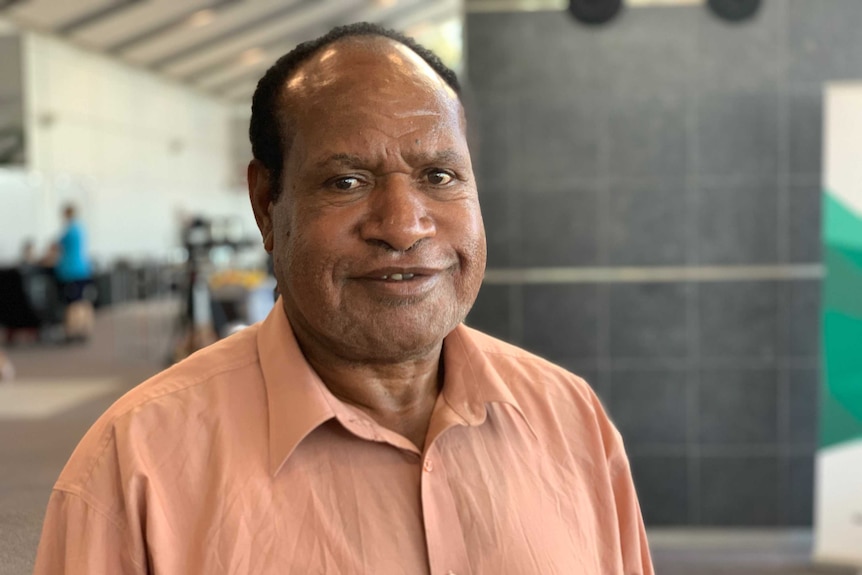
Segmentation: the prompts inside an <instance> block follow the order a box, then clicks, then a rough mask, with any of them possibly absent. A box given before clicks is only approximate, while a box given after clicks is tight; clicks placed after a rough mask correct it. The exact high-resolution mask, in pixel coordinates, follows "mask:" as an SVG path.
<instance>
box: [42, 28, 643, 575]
mask: <svg viewBox="0 0 862 575" xmlns="http://www.w3.org/2000/svg"><path fill="white" fill-rule="evenodd" d="M457 90H458V85H457V81H456V80H455V77H454V75H453V74H452V73H451V72H450V71H448V70H447V69H446V68H445V67H444V66H443V65H442V64H441V63H440V62H439V61H438V60H437V59H436V58H435V57H434V56H433V55H431V54H430V53H429V52H427V51H425V50H424V49H422V48H420V47H418V46H416V45H415V44H413V43H412V42H411V41H409V40H407V39H405V38H403V37H401V36H399V35H396V34H395V33H391V32H388V31H385V30H383V29H380V28H377V27H374V26H370V25H355V26H351V27H346V28H340V29H336V30H334V31H333V32H331V33H330V34H329V35H327V36H325V37H323V38H322V39H319V40H317V41H315V42H313V43H309V44H306V45H301V46H300V47H298V48H297V50H295V51H294V52H292V53H291V54H288V55H287V56H285V57H284V58H282V59H281V60H279V61H278V62H277V63H276V64H275V65H274V66H273V67H272V68H271V69H270V70H269V71H268V72H267V74H266V75H265V76H264V78H263V79H262V80H261V81H260V83H259V84H258V89H257V91H256V93H255V96H254V101H253V107H252V115H253V117H252V121H251V130H250V133H251V139H252V147H253V152H254V156H255V159H254V160H253V161H252V162H251V164H250V166H249V170H248V181H249V190H250V196H251V202H252V205H253V209H254V213H255V216H256V218H257V222H258V226H259V227H260V230H261V234H262V236H263V242H264V246H265V247H266V249H267V251H269V252H271V253H272V254H273V257H274V265H275V271H276V276H277V278H278V283H279V291H280V293H281V297H280V299H279V301H278V303H277V304H276V307H275V308H274V309H273V312H272V313H271V314H270V316H269V317H268V318H267V319H266V320H265V321H264V322H262V323H261V324H259V325H256V326H252V327H250V328H248V329H245V330H243V331H242V332H240V333H239V334H237V335H234V336H232V337H230V338H228V339H227V340H224V341H222V342H220V343H218V344H216V345H214V346H211V347H209V348H207V349H206V350H204V351H202V352H200V353H198V354H196V355H194V356H192V357H191V358H190V359H188V360H186V361H185V362H183V363H181V364H179V365H177V366H175V367H174V368H172V369H169V370H168V371H166V372H164V373H162V374H160V375H158V376H156V377H155V378H153V379H152V380H150V381H148V382H146V383H144V384H143V385H141V386H139V387H138V388H136V389H135V390H134V391H132V392H130V393H129V394H127V395H126V396H125V397H124V398H122V399H120V400H119V401H118V402H117V404H115V405H114V406H113V407H112V408H111V409H110V410H109V411H108V413H107V414H105V415H104V416H103V417H102V418H101V419H100V420H99V422H98V423H97V424H96V425H95V426H94V428H93V429H92V430H91V431H90V432H89V433H88V435H87V436H86V437H85V439H84V440H83V442H82V443H81V445H80V446H79V447H78V449H77V450H76V452H75V454H74V455H73V457H72V459H71V461H70V462H69V464H68V465H67V467H66V469H65V470H64V471H63V474H62V475H61V477H60V479H59V481H58V482H57V485H56V487H55V490H54V493H53V495H52V497H51V501H50V503H49V509H48V516H47V518H46V522H45V527H44V531H43V537H42V542H41V545H40V549H39V556H38V559H37V567H36V572H37V573H56V572H68V573H148V572H149V573H175V574H180V573H183V574H185V573H296V574H300V573H301V574H307V573H351V574H352V573H393V574H394V573H398V574H402V573H410V574H414V573H432V574H447V573H457V574H466V573H473V574H494V575H498V574H503V573H511V574H519V575H523V574H528V573H537V574H551V573H560V574H571V573H578V574H585V575H610V574H620V575H623V574H625V575H634V574H650V573H652V567H651V565H650V559H649V552H648V549H647V544H646V538H645V536H644V530H643V524H642V521H641V518H640V512H639V510H638V504H637V499H636V497H635V493H634V489H633V487H632V483H631V476H630V473H629V468H628V464H627V461H626V457H625V454H624V451H623V447H622V442H621V440H620V437H619V435H618V434H617V432H616V431H615V430H614V428H613V426H612V425H611V423H610V422H609V421H608V418H607V417H606V416H605V414H604V412H603V411H602V408H601V406H600V404H599V402H598V400H597V399H596V397H595V395H594V394H593V393H592V391H591V390H590V389H589V387H588V386H587V385H586V384H585V383H584V382H583V381H582V380H581V379H579V378H577V377H575V376H573V375H571V374H569V373H567V372H566V371H564V370H562V369H560V368H558V367H555V366H553V365H551V364H549V363H547V362H545V361H544V360H542V359H539V358H537V357H535V356H532V355H530V354H528V353H526V352H524V351H521V350H519V349H517V348H514V347H512V346H509V345H506V344H504V343H502V342H500V341H497V340H494V339H492V338H490V337H488V336H485V335H482V334H480V333H478V332H476V331H473V330H471V329H469V328H467V327H465V326H464V325H462V324H461V321H462V320H463V318H464V317H465V315H466V314H467V311H468V310H469V308H470V306H471V305H472V303H473V301H474V298H475V297H476V293H477V292H478V290H479V286H480V284H481V281H482V276H483V273H484V266H485V240H484V232H483V228H482V220H481V216H480V212H479V203H478V198H477V192H476V186H475V182H474V179H473V173H472V168H471V165H470V156H469V152H468V150H467V145H466V139H465V120H464V114H463V110H462V107H461V104H460V102H459V99H458V96H457Z"/></svg>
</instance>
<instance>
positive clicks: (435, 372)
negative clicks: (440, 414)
mask: <svg viewBox="0 0 862 575" xmlns="http://www.w3.org/2000/svg"><path fill="white" fill-rule="evenodd" d="M294 334H295V336H296V339H297V342H298V343H299V347H300V349H301V350H302V353H303V354H304V355H305V358H306V360H307V361H308V363H309V365H311V367H312V368H313V369H314V371H316V372H317V374H318V375H319V376H320V379H321V380H322V381H323V383H324V385H326V387H327V388H328V389H329V390H330V391H331V392H332V394H333V395H334V396H336V397H337V398H338V399H340V400H342V401H344V402H345V403H349V404H351V405H353V406H354V407H357V408H359V409H361V410H362V411H364V412H365V413H366V414H368V415H369V416H370V417H371V418H372V419H374V421H376V422H377V423H378V424H380V425H381V426H383V427H386V428H387V429H391V430H392V431H394V432H396V433H399V434H401V435H402V436H404V437H405V438H407V439H409V440H410V441H411V442H412V443H413V444H414V445H415V446H416V447H417V449H419V451H423V449H424V446H425V436H426V433H427V432H428V424H429V422H430V420H431V413H432V411H433V410H434V405H435V403H436V401H437V395H438V393H439V391H440V388H441V386H442V381H443V370H442V367H441V361H440V360H441V357H442V355H441V354H442V348H443V344H442V342H440V344H438V345H437V346H436V347H434V348H433V349H431V350H429V351H428V352H426V353H425V354H423V355H421V356H418V357H411V358H410V359H407V360H404V361H399V360H397V359H396V360H393V361H391V362H375V363H362V362H360V361H356V360H351V359H348V358H344V357H341V356H339V355H338V354H337V353H335V352H333V350H332V346H329V345H321V342H317V341H315V340H314V338H313V337H308V336H307V334H302V333H301V331H300V330H295V331H294Z"/></svg>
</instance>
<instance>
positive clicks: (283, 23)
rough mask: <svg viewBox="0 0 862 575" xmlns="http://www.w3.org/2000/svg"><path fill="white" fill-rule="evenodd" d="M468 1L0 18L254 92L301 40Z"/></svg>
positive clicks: (240, 3)
mask: <svg viewBox="0 0 862 575" xmlns="http://www.w3.org/2000/svg"><path fill="white" fill-rule="evenodd" d="M460 11H461V1H460V0H0V17H3V18H5V19H7V20H9V21H11V22H13V23H15V24H16V25H18V26H20V27H21V28H24V29H30V30H38V31H42V32H48V33H50V34H53V35H55V36H59V37H62V38H65V39H67V40H68V41H70V42H73V43H75V44H78V45H81V46H86V47H87V48H89V49H92V50H96V51H99V52H102V53H105V54H108V55H111V56H113V57H116V58H119V59H120V60H124V61H126V62H128V63H129V64H132V65H134V66H136V67H142V68H146V69H149V70H152V71H153V72H155V73H157V74H161V75H164V76H167V77H169V78H171V79H173V80H175V81H179V82H182V83H186V84H189V85H192V86H195V87H196V88H198V89H200V90H203V91H205V92H208V93H211V94H214V95H216V96H219V97H222V98H225V99H229V100H237V99H248V97H249V96H250V95H251V93H252V92H253V91H254V86H255V84H256V83H257V80H258V79H259V78H260V76H261V75H262V74H263V72H264V71H265V70H266V69H267V68H268V67H269V66H270V65H271V64H272V63H273V62H274V61H275V60H276V59H277V58H278V57H279V56H281V55H282V54H285V53H286V52H288V51H290V50H291V49H292V48H293V47H294V46H296V44H298V43H300V42H303V41H306V40H310V39H312V38H314V37H316V36H319V35H320V34H323V33H325V32H326V31H327V30H329V29H330V28H332V27H334V26H337V25H341V24H347V23H351V22H358V21H362V20H365V21H370V22H378V23H381V24H383V25H385V26H387V27H389V28H395V29H397V30H401V31H407V32H408V33H409V28H410V27H412V26H416V25H421V24H427V23H436V22H442V21H445V20H448V19H451V18H453V17H458V16H459V15H460Z"/></svg>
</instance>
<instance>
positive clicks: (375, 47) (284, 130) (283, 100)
mask: <svg viewBox="0 0 862 575" xmlns="http://www.w3.org/2000/svg"><path fill="white" fill-rule="evenodd" d="M343 44H355V45H358V46H363V47H365V48H371V50H368V51H369V52H371V53H374V54H379V55H381V56H382V55H385V54H387V53H391V52H392V50H394V51H396V52H399V53H404V52H407V53H408V54H409V55H410V56H411V58H410V59H411V61H412V62H413V64H414V65H415V66H419V67H423V68H425V69H427V70H428V71H430V72H433V74H434V76H436V77H437V79H438V80H439V84H440V85H439V89H440V90H443V91H444V92H446V93H447V95H448V97H449V98H450V99H452V100H454V102H455V103H456V105H457V107H458V116H459V121H460V123H461V126H462V128H463V129H464V130H466V127H467V120H466V111H465V109H464V106H463V104H462V103H461V99H460V97H459V95H458V93H457V92H455V90H454V89H452V87H451V86H450V85H449V84H448V83H447V82H446V79H445V78H444V77H443V76H441V75H440V74H439V73H438V72H437V71H436V70H435V69H434V68H433V67H432V66H431V65H430V64H429V63H428V62H426V61H425V59H424V58H422V56H420V55H419V54H418V53H416V52H415V51H414V50H413V49H412V48H411V47H410V46H408V45H406V44H404V43H402V42H399V41H398V40H395V39H393V38H389V37H387V36H382V35H379V34H364V35H355V36H345V37H343V38H339V39H337V40H335V41H333V42H330V43H328V44H324V45H323V46H320V47H319V48H318V49H317V50H315V51H314V52H312V53H311V54H309V55H308V57H307V58H306V59H305V60H303V61H302V62H301V63H300V64H299V65H298V66H297V67H296V69H295V70H293V72H292V73H291V74H290V75H288V76H287V77H285V78H284V80H283V82H282V84H281V86H280V87H279V89H278V93H277V97H276V101H277V102H278V103H279V105H278V106H276V108H275V110H273V112H274V115H275V117H276V120H277V121H278V132H279V135H280V137H282V138H283V140H282V145H283V157H282V161H284V157H285V156H287V154H288V153H289V151H290V146H291V144H292V138H289V137H286V136H287V135H288V134H290V135H292V129H293V128H294V127H293V126H291V125H290V122H291V121H292V116H293V115H294V114H295V113H296V111H297V110H296V107H297V104H298V102H297V101H296V99H295V96H297V94H293V96H294V98H291V97H290V96H291V94H290V92H289V90H288V85H289V84H290V82H291V80H293V79H294V78H295V77H296V76H297V75H298V74H300V73H301V72H302V71H303V70H304V69H306V68H307V67H308V66H311V65H315V64H317V63H319V58H320V55H321V54H322V53H324V52H326V50H327V49H330V48H333V47H335V46H339V45H343Z"/></svg>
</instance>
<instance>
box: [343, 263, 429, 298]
mask: <svg viewBox="0 0 862 575" xmlns="http://www.w3.org/2000/svg"><path fill="white" fill-rule="evenodd" d="M443 271H444V270H443V269H441V268H436V267H434V268H430V267H429V268H424V267H423V268H419V267H387V268H379V269H375V270H371V271H369V272H367V273H362V274H360V275H359V276H357V277H355V279H356V280H358V282H359V284H361V285H364V286H366V288H367V289H369V290H371V291H372V292H379V293H380V294H384V295H387V296H399V297H406V296H410V297H417V296H421V295H423V294H425V295H427V293H430V291H431V290H432V289H433V288H434V287H435V286H436V285H437V284H438V283H439V280H440V279H441V277H442V274H443Z"/></svg>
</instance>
